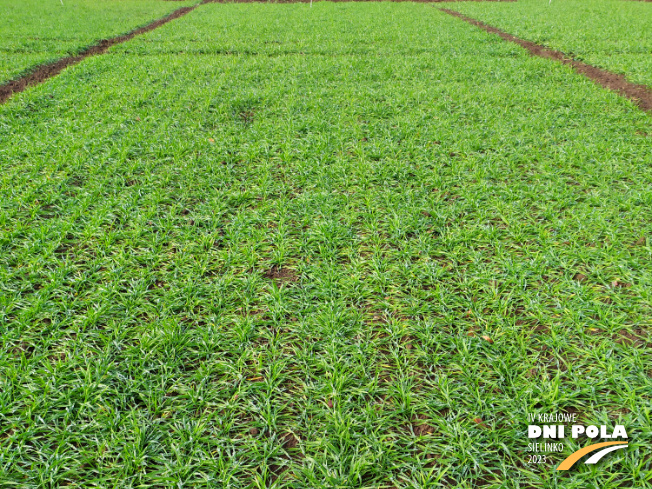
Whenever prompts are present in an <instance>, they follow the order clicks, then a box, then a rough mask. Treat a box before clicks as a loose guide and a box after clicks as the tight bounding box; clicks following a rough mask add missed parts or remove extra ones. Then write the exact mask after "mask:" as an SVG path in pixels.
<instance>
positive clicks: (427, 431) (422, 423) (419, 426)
mask: <svg viewBox="0 0 652 489" xmlns="http://www.w3.org/2000/svg"><path fill="white" fill-rule="evenodd" d="M426 420H428V416H426V415H425V414H418V415H416V416H415V417H414V418H413V419H412V426H411V428H412V432H413V433H414V434H415V435H416V436H427V435H432V434H433V433H434V432H435V428H434V426H431V425H429V424H428V423H427V422H426Z"/></svg>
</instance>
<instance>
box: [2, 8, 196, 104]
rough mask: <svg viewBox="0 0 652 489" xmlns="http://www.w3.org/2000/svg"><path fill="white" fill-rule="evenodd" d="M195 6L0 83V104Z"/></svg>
mask: <svg viewBox="0 0 652 489" xmlns="http://www.w3.org/2000/svg"><path fill="white" fill-rule="evenodd" d="M196 7H197V6H196V5H193V6H192V7H182V8H180V9H177V10H175V11H174V12H172V13H171V14H169V15H167V16H165V17H162V18H160V19H158V20H155V21H154V22H152V23H151V24H147V25H146V26H143V27H139V28H138V29H134V30H133V31H131V32H129V33H127V34H123V35H121V36H117V37H112V38H111V39H102V40H101V41H99V42H98V43H97V44H94V45H92V46H89V47H87V48H85V49H84V50H83V51H81V52H80V53H79V54H77V55H74V56H67V57H65V58H61V59H59V60H57V61H53V62H51V63H46V64H43V65H40V66H37V67H35V68H34V69H33V70H32V71H31V72H30V73H28V74H26V75H24V76H22V77H20V78H18V79H16V80H11V81H9V82H7V83H5V84H3V85H0V104H3V103H5V102H6V101H7V100H9V99H10V98H11V96H12V95H13V94H14V93H18V92H22V91H24V90H25V89H26V88H28V87H31V86H33V85H38V84H39V83H43V82H44V81H46V80H47V79H48V78H52V77H53V76H56V75H58V74H59V73H61V72H62V71H63V70H64V69H66V68H67V67H69V66H74V65H76V64H78V63H80V62H81V61H83V60H84V59H85V58H88V57H89V56H95V55H98V54H104V53H105V52H106V51H107V50H108V49H109V48H110V47H111V46H114V45H116V44H120V43H123V42H125V41H129V40H130V39H133V38H134V37H136V36H138V35H140V34H144V33H146V32H149V31H152V30H154V29H156V28H157V27H161V26H162V25H164V24H167V23H168V22H170V21H171V20H174V19H177V18H179V17H182V16H184V15H186V14H187V13H188V12H190V11H192V10H194V9H195V8H196Z"/></svg>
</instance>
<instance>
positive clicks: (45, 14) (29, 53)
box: [0, 0, 198, 84]
mask: <svg viewBox="0 0 652 489" xmlns="http://www.w3.org/2000/svg"><path fill="white" fill-rule="evenodd" d="M195 3H198V2H196V1H186V2H164V1H161V0H66V1H65V2H64V4H63V5H61V3H60V2H59V1H58V0H45V1H44V0H21V1H20V2H17V1H15V0H0V84H1V83H3V82H6V81H8V80H11V79H12V78H14V77H16V76H18V75H20V74H22V73H24V72H25V71H29V70H30V69H31V68H33V67H34V66H36V65H38V64H41V63H44V62H48V61H53V60H56V59H59V58H61V57H63V56H68V55H71V54H76V53H78V52H79V51H80V50H81V49H83V48H85V47H86V46H89V45H91V44H93V43H95V42H96V41H98V40H99V39H104V38H108V37H114V36H117V35H120V34H124V33H126V32H129V31H130V30H132V29H134V28H136V27H139V26H141V25H145V24H147V23H149V22H151V21H153V20H155V19H157V18H159V17H162V16H164V15H166V14H169V13H170V12H172V11H174V10H176V9H178V8H180V7H182V6H187V5H193V4H195Z"/></svg>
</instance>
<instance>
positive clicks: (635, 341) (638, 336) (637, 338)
mask: <svg viewBox="0 0 652 489" xmlns="http://www.w3.org/2000/svg"><path fill="white" fill-rule="evenodd" d="M613 340H614V341H615V342H616V343H618V344H619V345H623V346H633V347H636V348H646V347H652V343H649V342H648V341H647V340H646V334H645V331H643V330H642V329H635V330H634V331H633V332H630V331H627V330H626V329H623V330H621V331H619V332H618V334H616V335H614V337H613Z"/></svg>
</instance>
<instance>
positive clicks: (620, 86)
mask: <svg viewBox="0 0 652 489" xmlns="http://www.w3.org/2000/svg"><path fill="white" fill-rule="evenodd" d="M650 1H652V0H650ZM440 10H442V11H443V12H446V13H447V14H450V15H452V16H454V17H458V18H460V19H462V20H464V21H466V22H468V23H469V24H472V25H475V26H477V27H480V28H481V29H484V30H485V31H487V32H490V33H492V34H497V35H499V36H500V37H502V38H503V39H505V40H506V41H511V42H513V43H516V44H518V45H519V46H521V47H523V48H525V49H527V50H528V51H529V52H530V53H531V54H533V55H534V56H539V57H541V58H548V59H553V60H555V61H559V62H561V63H564V64H567V65H570V66H572V67H573V69H574V70H575V71H576V72H578V73H581V74H582V75H584V76H586V77H588V78H590V79H591V80H593V81H594V82H596V83H598V84H599V85H601V86H603V87H604V88H607V89H609V90H612V91H614V92H616V93H618V94H620V95H623V96H625V97H627V98H629V99H630V100H632V101H633V102H634V103H635V104H636V105H638V106H639V107H640V108H641V109H643V110H645V111H647V112H652V89H651V88H650V87H648V86H646V85H636V84H634V83H630V82H628V81H627V79H626V78H625V77H624V76H622V75H617V74H615V73H610V72H609V71H606V70H603V69H601V68H597V67H595V66H592V65H588V64H586V63H582V62H581V61H575V60H573V59H570V58H568V57H567V56H566V55H565V54H564V53H562V52H561V51H555V50H553V49H548V48H546V47H544V46H541V45H539V44H535V43H533V42H530V41H525V40H524V39H519V38H518V37H515V36H512V35H511V34H507V33H506V32H503V31H501V30H500V29H496V28H495V27H492V26H490V25H487V24H485V23H484V22H480V21H479V20H475V19H472V18H471V17H467V16H466V15H464V14H461V13H459V12H455V11H454V10H450V9H447V8H441V9H440Z"/></svg>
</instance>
